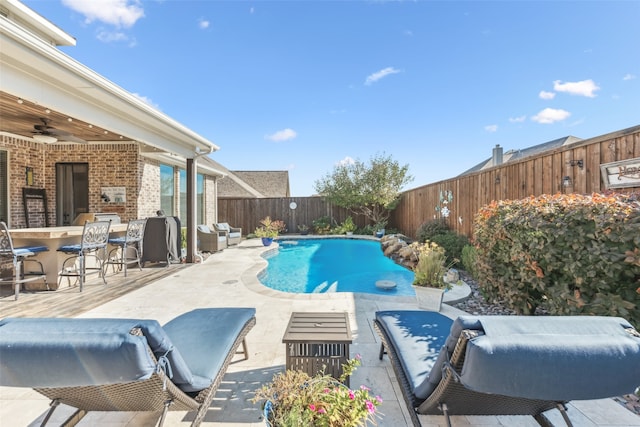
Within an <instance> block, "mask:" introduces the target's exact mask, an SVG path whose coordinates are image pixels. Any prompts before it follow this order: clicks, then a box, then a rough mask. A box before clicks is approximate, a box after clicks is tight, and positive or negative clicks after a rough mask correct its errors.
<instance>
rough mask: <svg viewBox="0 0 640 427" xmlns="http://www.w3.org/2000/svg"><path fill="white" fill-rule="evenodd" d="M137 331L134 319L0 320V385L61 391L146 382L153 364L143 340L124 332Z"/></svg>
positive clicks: (145, 342)
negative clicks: (139, 381)
mask: <svg viewBox="0 0 640 427" xmlns="http://www.w3.org/2000/svg"><path fill="white" fill-rule="evenodd" d="M156 323H157V322H156ZM138 326H140V323H139V321H135V320H111V319H82V320H78V319H58V318H35V319H27V318H6V319H3V320H0V360H1V361H2V363H0V384H1V385H3V386H10V387H65V386H85V385H95V384H114V383H121V382H128V381H135V380H142V379H146V378H149V377H150V376H151V374H152V373H153V372H154V370H155V367H156V365H155V363H154V361H153V359H152V358H151V357H150V355H149V351H148V350H147V340H146V339H145V338H144V337H141V336H135V335H131V334H130V333H129V331H130V330H131V329H132V328H134V327H138ZM159 327H160V326H159V325H158V328H159Z"/></svg>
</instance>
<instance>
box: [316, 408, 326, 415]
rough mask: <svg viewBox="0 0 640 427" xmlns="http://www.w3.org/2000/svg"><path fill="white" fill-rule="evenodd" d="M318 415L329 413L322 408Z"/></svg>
mask: <svg viewBox="0 0 640 427" xmlns="http://www.w3.org/2000/svg"><path fill="white" fill-rule="evenodd" d="M318 413H319V414H326V413H327V411H325V410H324V408H320V409H318Z"/></svg>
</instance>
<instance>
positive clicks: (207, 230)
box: [198, 224, 211, 233]
mask: <svg viewBox="0 0 640 427" xmlns="http://www.w3.org/2000/svg"><path fill="white" fill-rule="evenodd" d="M198 230H199V231H201V232H203V233H211V229H210V228H209V226H208V225H205V224H200V225H198Z"/></svg>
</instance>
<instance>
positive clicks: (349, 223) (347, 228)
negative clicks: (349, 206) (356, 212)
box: [342, 216, 356, 236]
mask: <svg viewBox="0 0 640 427" xmlns="http://www.w3.org/2000/svg"><path fill="white" fill-rule="evenodd" d="M342 230H344V232H345V233H347V236H351V235H352V234H353V232H354V231H356V224H355V223H354V222H353V218H351V217H350V216H348V217H347V218H346V219H345V220H344V222H343V223H342Z"/></svg>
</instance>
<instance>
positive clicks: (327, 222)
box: [311, 216, 333, 234]
mask: <svg viewBox="0 0 640 427" xmlns="http://www.w3.org/2000/svg"><path fill="white" fill-rule="evenodd" d="M332 222H333V221H332V220H331V218H330V217H328V216H321V217H320V218H318V219H314V220H313V221H311V224H312V225H313V230H314V232H315V233H316V234H329V233H330V232H331V224H332Z"/></svg>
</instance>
